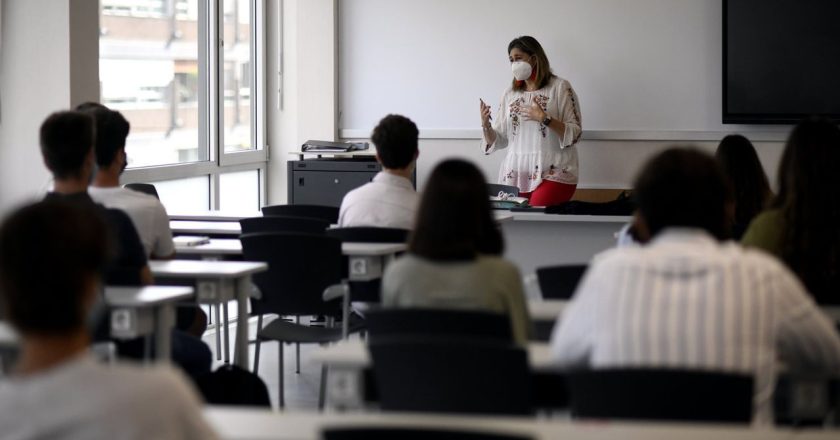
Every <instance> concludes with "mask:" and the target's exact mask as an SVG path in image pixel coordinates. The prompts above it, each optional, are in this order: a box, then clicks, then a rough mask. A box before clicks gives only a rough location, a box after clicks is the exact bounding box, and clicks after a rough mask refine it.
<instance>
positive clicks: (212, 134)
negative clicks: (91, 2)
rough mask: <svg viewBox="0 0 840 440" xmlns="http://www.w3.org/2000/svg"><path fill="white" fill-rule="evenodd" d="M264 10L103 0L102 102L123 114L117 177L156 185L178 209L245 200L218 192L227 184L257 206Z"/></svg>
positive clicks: (260, 5)
mask: <svg viewBox="0 0 840 440" xmlns="http://www.w3.org/2000/svg"><path fill="white" fill-rule="evenodd" d="M264 15H265V14H264V0H101V2H100V40H99V45H100V64H99V75H100V82H101V101H102V103H103V104H104V105H106V106H108V107H110V108H112V109H114V110H118V111H120V112H121V113H122V114H123V115H124V116H125V117H126V119H128V121H129V122H130V123H131V133H130V135H129V138H128V140H127V144H126V153H127V155H128V161H129V164H128V169H127V170H126V172H125V174H124V176H123V183H129V182H148V183H154V184H156V185H158V184H160V185H164V186H165V187H166V188H167V191H168V193H169V195H168V196H167V197H166V201H165V203H166V204H178V206H171V207H169V209H173V210H177V211H182V212H183V211H184V210H187V209H190V210H192V209H194V208H195V207H197V206H204V208H203V209H219V208H223V209H233V208H227V207H225V206H234V205H235V204H236V203H240V202H241V203H243V204H244V201H236V200H235V199H236V197H232V198H227V197H222V194H223V191H225V190H224V188H223V186H231V185H233V186H234V187H236V188H237V189H236V190H237V191H238V192H240V193H243V194H248V197H247V201H248V206H249V209H248V210H257V209H258V208H259V206H260V205H261V202H262V201H263V200H264V197H265V196H264V191H263V188H264V184H263V181H264V174H265V173H264V171H265V167H266V152H265V150H264V148H263V145H264V142H265V139H264V136H262V135H261V134H260V133H262V131H263V128H262V121H263V120H264V117H263V116H262V112H263V111H264V107H263V105H261V102H260V101H261V100H262V99H264V95H265V94H264V92H263V90H262V87H261V84H263V78H264V74H263V73H262V72H260V70H261V69H262V62H263V57H262V55H261V52H262V47H263V46H264V36H263V35H262V32H263V30H262V29H263V25H262V23H263V20H264ZM242 173H249V174H248V176H252V177H253V178H252V177H249V178H248V179H243V178H242V177H240V178H238V179H237V178H236V177H235V176H237V175H240V174H241V175H242V176H244V174H242ZM223 176H227V177H223ZM195 179H199V180H201V181H203V182H206V184H207V188H206V191H200V192H196V191H197V190H196V188H197V187H196V182H197V180H195ZM223 182H225V184H223ZM227 182H234V183H227ZM246 184H247V185H251V187H249V188H245V187H244V186H242V185H246ZM178 192H183V195H182V196H179V195H178V194H177V193H178ZM191 193H192V194H191ZM251 195H254V197H255V198H256V200H257V201H256V202H255V203H256V206H254V207H253V208H250V203H251V202H252V199H253V198H254V197H251ZM162 198H163V196H162ZM195 199H200V200H195ZM227 200H230V201H227ZM226 201H227V202H226ZM182 203H183V206H181V205H180V204H182ZM187 205H189V207H188V206H187Z"/></svg>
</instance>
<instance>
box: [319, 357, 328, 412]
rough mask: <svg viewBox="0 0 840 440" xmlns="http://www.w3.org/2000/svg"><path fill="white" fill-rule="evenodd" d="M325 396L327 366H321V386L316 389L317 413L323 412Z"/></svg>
mask: <svg viewBox="0 0 840 440" xmlns="http://www.w3.org/2000/svg"><path fill="white" fill-rule="evenodd" d="M326 394H327V365H326V364H324V365H321V386H320V388H319V389H318V411H321V412H323V411H324V406H325V405H326V400H327V398H326Z"/></svg>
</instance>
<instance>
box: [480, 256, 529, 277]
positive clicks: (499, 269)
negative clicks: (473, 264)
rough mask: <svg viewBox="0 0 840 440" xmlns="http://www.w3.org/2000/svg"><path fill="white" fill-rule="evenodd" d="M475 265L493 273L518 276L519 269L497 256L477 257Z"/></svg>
mask: <svg viewBox="0 0 840 440" xmlns="http://www.w3.org/2000/svg"><path fill="white" fill-rule="evenodd" d="M477 263H478V265H479V266H483V267H484V268H486V269H489V270H491V271H493V273H499V274H505V275H510V274H516V275H517V276H518V275H519V268H517V267H516V265H515V264H513V263H511V262H510V261H508V260H506V259H504V258H502V257H500V256H498V255H481V256H479V257H478V261H477Z"/></svg>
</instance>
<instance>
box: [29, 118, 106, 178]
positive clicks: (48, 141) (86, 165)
mask: <svg viewBox="0 0 840 440" xmlns="http://www.w3.org/2000/svg"><path fill="white" fill-rule="evenodd" d="M95 140H96V132H95V129H94V122H93V118H92V117H90V115H87V114H84V113H81V112H75V111H60V112H56V113H53V114H51V115H50V116H48V117H47V119H46V120H45V121H44V122H43V124H41V131H40V144H41V154H42V155H43V156H44V163H45V164H46V166H47V168H48V169H49V170H50V172H52V174H53V178H55V180H80V181H87V180H88V179H89V178H90V175H91V173H93V144H94V142H95Z"/></svg>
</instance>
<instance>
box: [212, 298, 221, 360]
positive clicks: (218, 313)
mask: <svg viewBox="0 0 840 440" xmlns="http://www.w3.org/2000/svg"><path fill="white" fill-rule="evenodd" d="M214 307H215V309H216V324H215V326H216V360H217V361H219V360H221V359H222V327H221V323H222V317H221V313H222V312H221V308H220V306H219V304H216V305H215V306H214Z"/></svg>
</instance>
